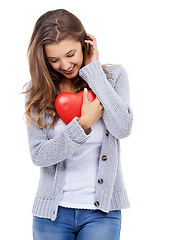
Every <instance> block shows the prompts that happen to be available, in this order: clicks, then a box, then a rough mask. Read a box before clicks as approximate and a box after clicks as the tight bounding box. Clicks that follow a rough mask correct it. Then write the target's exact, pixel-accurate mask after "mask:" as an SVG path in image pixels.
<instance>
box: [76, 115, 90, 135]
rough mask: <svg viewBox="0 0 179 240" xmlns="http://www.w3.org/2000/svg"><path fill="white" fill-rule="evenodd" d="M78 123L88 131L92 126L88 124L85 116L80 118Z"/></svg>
mask: <svg viewBox="0 0 179 240" xmlns="http://www.w3.org/2000/svg"><path fill="white" fill-rule="evenodd" d="M78 124H79V125H80V126H81V127H82V128H83V130H84V132H85V133H87V131H88V129H89V128H90V126H89V125H88V124H87V122H86V121H85V119H84V118H81V117H80V118H79V119H78Z"/></svg>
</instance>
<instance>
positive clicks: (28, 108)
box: [24, 9, 89, 128]
mask: <svg viewBox="0 0 179 240" xmlns="http://www.w3.org/2000/svg"><path fill="white" fill-rule="evenodd" d="M69 37H71V38H73V39H75V40H77V41H80V42H81V43H82V51H83V59H84V61H85V55H84V53H85V52H86V51H87V49H85V48H86V44H85V42H84V40H85V39H86V38H87V34H86V31H85V29H84V27H83V25H82V23H81V21H80V20H79V19H78V18H77V17H76V16H75V15H73V14H72V13H70V12H68V11H67V10H64V9H58V10H53V11H48V12H46V13H45V14H43V15H42V16H41V17H40V18H39V19H38V20H37V22H36V24H35V27H34V30H33V33H32V36H31V39H30V43H29V47H28V52H27V53H28V60H29V71H30V75H31V81H30V82H29V84H28V87H27V89H26V91H25V92H24V93H25V94H27V96H28V99H27V101H26V103H25V115H26V119H27V120H28V123H31V122H32V121H33V122H35V124H36V125H37V126H38V127H40V128H51V127H52V126H53V125H54V124H55V123H56V122H57V121H58V119H59V116H58V114H57V112H56V110H55V104H54V102H55V98H56V97H57V95H58V94H59V93H60V89H59V85H60V82H61V81H62V79H63V78H62V75H61V74H60V73H58V72H57V71H55V70H54V69H53V68H52V67H51V65H50V64H49V63H48V61H47V58H46V54H45V51H44V47H45V45H47V44H54V43H59V42H60V41H62V40H64V39H66V38H69ZM84 61H83V62H84ZM83 66H84V65H83V64H82V67H83ZM73 86H74V88H75V89H76V92H79V91H81V90H83V89H84V87H87V88H88V89H89V86H88V85H87V83H86V82H85V81H84V80H83V79H82V78H81V77H80V76H79V75H77V76H76V77H75V79H74V81H73ZM34 111H35V114H34ZM46 114H48V115H50V116H51V121H50V123H49V122H46V121H45V116H46ZM35 115H36V117H35Z"/></svg>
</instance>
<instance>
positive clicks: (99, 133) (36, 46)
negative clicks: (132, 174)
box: [26, 9, 133, 240]
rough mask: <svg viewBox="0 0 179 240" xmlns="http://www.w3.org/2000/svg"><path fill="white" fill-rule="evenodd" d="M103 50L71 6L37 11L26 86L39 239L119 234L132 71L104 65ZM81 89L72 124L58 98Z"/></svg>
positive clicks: (124, 201) (113, 236) (35, 233)
mask: <svg viewBox="0 0 179 240" xmlns="http://www.w3.org/2000/svg"><path fill="white" fill-rule="evenodd" d="M98 55H99V54H98V50H97V42H96V39H95V37H94V36H93V35H91V34H87V33H86V32H85V29H84V27H83V25H82V24H81V22H80V20H79V19H78V18H77V17H76V16H74V15H73V14H72V13H70V12H68V11H66V10H64V9H59V10H54V11H49V12H47V13H45V14H44V15H42V16H41V17H40V18H39V19H38V21H37V23H36V25H35V28H34V31H33V34H32V37H31V41H30V44H29V49H28V56H29V67H30V74H31V81H30V82H29V83H28V85H27V90H26V116H27V120H28V121H29V123H30V124H29V126H28V128H27V129H28V139H29V148H30V154H31V158H32V161H33V163H34V164H35V165H37V166H40V181H39V186H38V190H37V194H36V197H35V201H34V205H33V215H34V216H33V236H34V239H35V240H39V239H41V240H46V239H50V240H51V239H54V240H55V239H60V240H63V239H70V240H73V239H78V240H82V239H85V240H88V239H90V240H91V239H95V240H98V239H103V240H108V239H113V240H115V239H116V240H118V239H119V236H120V229H121V209H123V208H128V207H129V201H128V196H127V191H126V189H125V186H124V182H123V177H122V169H121V163H120V150H119V140H120V139H121V138H125V137H127V136H128V135H129V134H130V132H131V126H132V119H133V115H132V110H131V108H130V106H129V86H128V79H127V74H126V71H125V70H124V68H122V67H121V66H118V65H113V66H102V65H101V63H100V61H99V56H98ZM82 90H84V92H83V105H82V109H81V116H80V117H79V118H78V117H75V118H73V119H72V121H71V122H70V123H69V124H65V123H64V122H63V121H62V120H61V119H60V118H59V116H58V114H57V112H56V109H55V105H54V101H55V99H56V97H57V95H58V94H60V93H62V92H71V93H77V92H79V91H82ZM88 90H91V91H93V92H94V94H95V95H96V99H95V100H94V101H93V102H90V101H88V97H87V95H88Z"/></svg>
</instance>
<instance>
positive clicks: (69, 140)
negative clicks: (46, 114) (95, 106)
mask: <svg viewBox="0 0 179 240" xmlns="http://www.w3.org/2000/svg"><path fill="white" fill-rule="evenodd" d="M77 120H78V118H74V119H73V120H72V121H71V122H70V123H69V124H68V125H66V127H65V131H64V133H63V134H61V135H60V136H55V137H54V138H51V139H49V138H48V134H47V132H46V130H44V129H43V128H39V127H38V126H37V125H36V124H35V123H34V122H32V124H31V125H30V126H29V127H28V128H27V132H28V141H29V150H30V155H31V158H32V161H33V163H34V164H35V165H37V166H41V167H48V166H51V165H55V164H57V163H59V162H61V161H64V160H65V159H67V158H68V157H69V156H71V155H72V154H73V153H74V152H75V151H76V150H77V149H78V148H79V146H80V145H82V144H83V143H85V142H86V141H87V139H88V137H89V136H88V135H86V134H85V132H84V131H83V129H82V128H81V126H80V125H79V124H78V121H77Z"/></svg>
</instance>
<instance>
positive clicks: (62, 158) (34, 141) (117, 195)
mask: <svg viewBox="0 0 179 240" xmlns="http://www.w3.org/2000/svg"><path fill="white" fill-rule="evenodd" d="M107 70H108V72H109V73H110V75H109V76H108V77H106V75H105V73H104V71H103V69H102V66H101V63H100V61H96V62H92V63H90V64H88V65H86V66H85V67H83V68H81V69H80V71H79V75H80V76H81V77H82V78H83V79H84V80H85V81H86V82H87V83H88V85H89V86H90V88H91V89H92V91H93V92H94V93H95V94H96V96H97V97H98V99H99V100H100V102H101V103H102V105H103V107H104V110H103V115H102V118H103V122H104V124H105V128H106V129H105V132H104V136H103V140H102V147H101V153H100V156H99V167H98V173H97V179H96V193H95V199H96V200H95V202H94V205H95V206H96V209H100V210H101V211H104V212H109V211H112V210H117V209H123V208H128V207H129V200H128V196H127V191H126V188H125V185H124V181H123V175H122V169H121V160H120V139H122V138H125V137H127V136H128V135H129V134H130V133H131V127H132V121H133V114H132V110H131V108H130V106H129V84H128V77H127V73H126V71H125V69H124V68H123V67H122V66H118V65H113V66H110V67H107ZM47 120H49V121H50V119H47ZM27 131H28V140H29V149H30V155H31V158H32V161H33V163H34V164H35V165H37V166H40V180H39V186H38V189H37V193H36V197H35V200H34V204H33V210H32V213H33V215H35V216H38V217H43V218H49V219H51V220H55V219H56V216H57V210H58V202H59V199H60V198H61V196H62V194H63V186H64V181H65V176H66V159H67V158H68V157H70V156H72V154H73V153H74V152H75V151H76V150H77V149H78V148H79V147H80V146H82V145H83V144H84V143H85V142H86V141H87V139H88V137H89V136H88V134H85V132H84V131H83V129H82V128H81V126H80V125H79V124H78V119H77V118H76V117H75V118H74V119H73V120H72V121H71V122H70V123H69V124H68V125H66V127H65V130H64V133H63V134H62V135H60V136H55V135H54V131H53V130H52V129H49V130H47V129H42V128H39V127H38V126H37V125H35V124H34V123H32V124H31V126H30V127H28V128H27Z"/></svg>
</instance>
